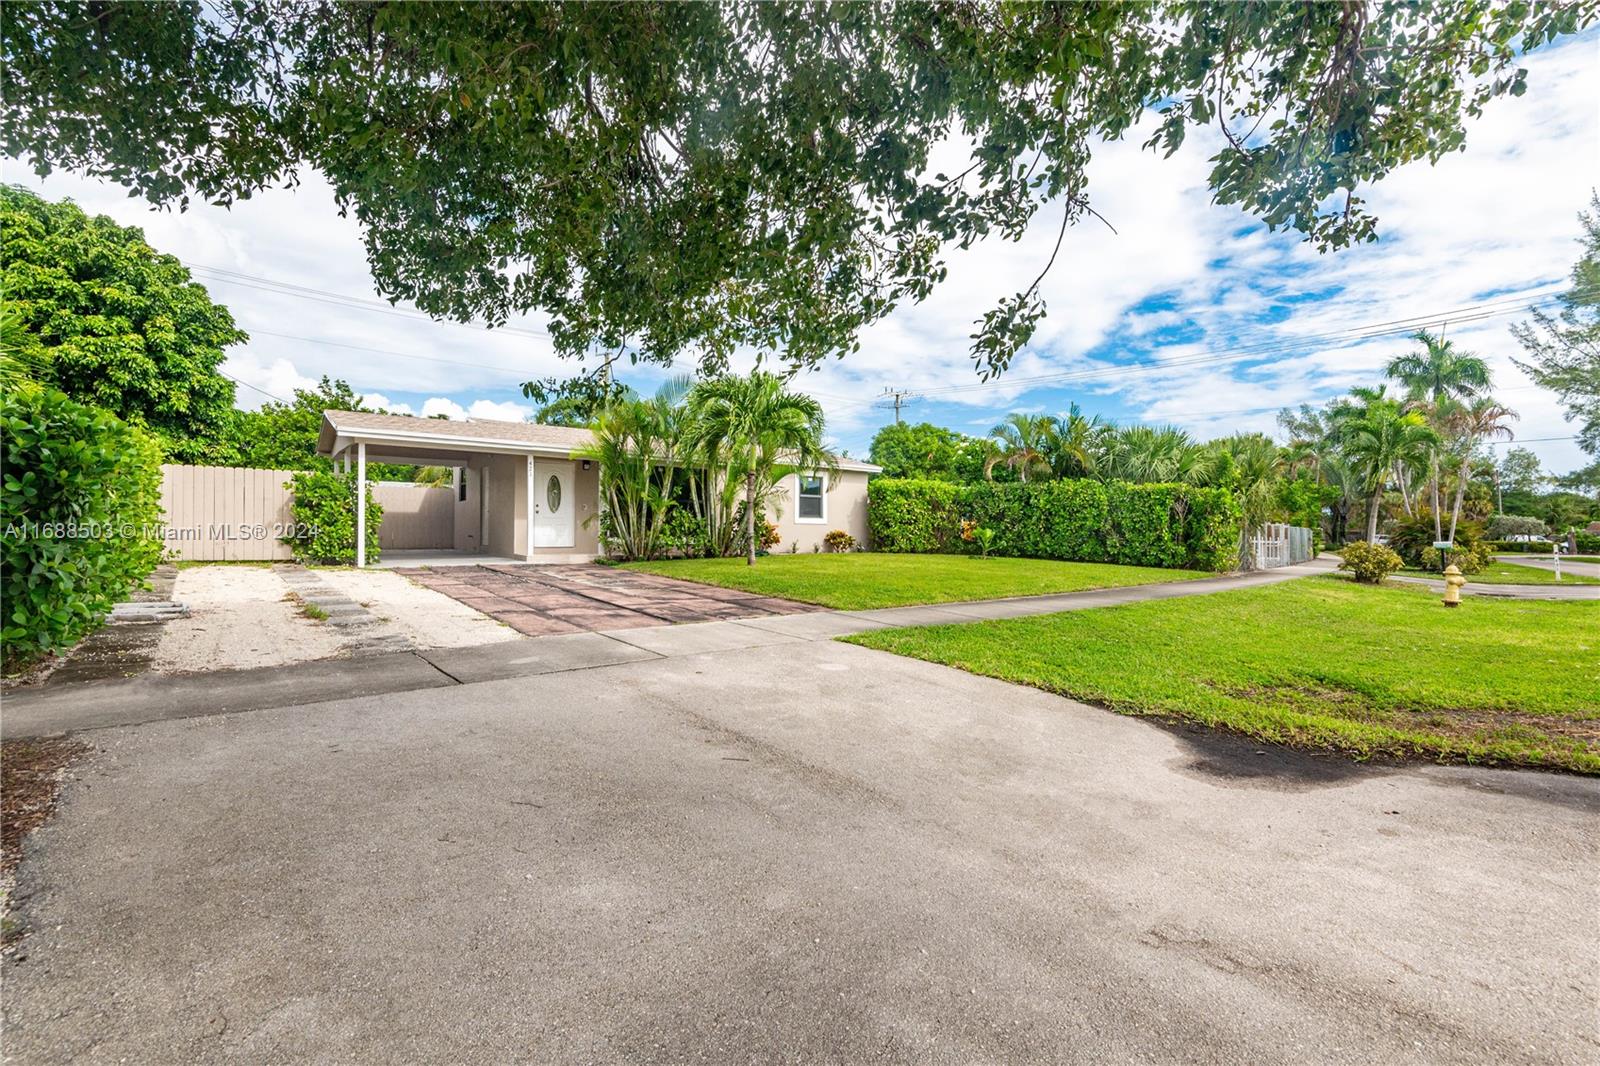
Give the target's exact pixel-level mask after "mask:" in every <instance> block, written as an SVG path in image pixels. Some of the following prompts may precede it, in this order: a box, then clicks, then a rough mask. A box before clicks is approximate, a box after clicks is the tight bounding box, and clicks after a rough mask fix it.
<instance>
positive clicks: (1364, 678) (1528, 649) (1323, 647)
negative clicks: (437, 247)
mask: <svg viewBox="0 0 1600 1066" xmlns="http://www.w3.org/2000/svg"><path fill="white" fill-rule="evenodd" d="M841 639H844V640H847V641H849V642H851V643H854V644H859V645H861V646H863V647H867V648H877V649H881V650H884V651H890V652H894V653H896V654H899V655H906V656H911V657H914V658H918V659H925V660H928V661H930V662H936V663H942V664H945V665H947V666H953V667H956V668H958V669H961V670H966V671H969V672H971V673H975V674H982V675H985V676H988V677H995V678H999V679H1001V680H1003V681H1011V682H1015V683H1018V684H1024V685H1031V686H1033V687H1035V688H1040V689H1044V690H1046V691H1049V692H1055V693H1058V694H1060V695H1063V696H1070V697H1072V698H1074V699H1078V700H1083V701H1086V702H1089V703H1095V704H1099V705H1101V706H1104V707H1108V708H1110V709H1112V710H1115V711H1119V712H1122V713H1125V714H1134V715H1153V716H1158V717H1162V718H1168V719H1187V720H1192V721H1196V722H1200V723H1203V724H1206V725H1209V726H1213V727H1217V728H1223V729H1228V730H1232V731H1235V732H1238V733H1242V734H1245V735H1247V736H1251V737H1255V738H1258V739H1260V740H1266V741H1273V742H1277V743H1282V744H1287V745H1291V746H1294V747H1299V748H1307V749H1320V750H1324V751H1336V752H1342V753H1346V754H1349V755H1353V756H1356V757H1358V758H1371V757H1415V758H1425V759H1434V760H1439V761H1466V762H1475V763H1492V764H1502V765H1511V766H1529V767H1542V768H1548V769H1561V770H1572V771H1577V772H1581V773H1591V774H1593V773H1600V603H1588V602H1573V601H1567V602H1560V601H1538V600H1496V599H1489V598H1487V597H1484V598H1469V599H1468V601H1467V602H1466V603H1464V604H1463V605H1462V606H1461V607H1459V608H1456V609H1450V608H1446V607H1444V606H1443V605H1441V604H1440V602H1439V598H1438V596H1437V594H1436V593H1434V592H1431V591H1426V590H1422V589H1414V588H1402V587H1392V588H1391V587H1383V588H1378V587H1371V586H1364V585H1357V584H1355V583H1354V582H1350V581H1341V580H1338V579H1335V578H1332V577H1313V578H1305V579H1301V580H1298V581H1292V582H1287V583H1284V584H1281V585H1273V586H1268V587H1263V588H1256V589H1245V590H1238V591H1232V592H1221V593H1217V594H1215V595H1210V596H1195V597H1184V598H1179V599H1169V600H1162V601H1152V602H1148V603H1138V604H1130V605H1127V606H1122V607H1104V608H1096V609H1092V610H1084V611H1074V612H1070V613H1063V614H1053V615H1042V616H1035V617H1029V618H1019V619H1010V620H1001V621H990V622H974V623H970V624H961V625H943V626H926V627H918V628H906V629H887V630H875V631H869V632H865V633H859V634H856V635H853V636H850V637H845V638H841Z"/></svg>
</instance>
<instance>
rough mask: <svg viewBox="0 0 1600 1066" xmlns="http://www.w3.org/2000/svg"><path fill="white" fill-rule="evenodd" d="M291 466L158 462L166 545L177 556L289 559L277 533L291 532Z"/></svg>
mask: <svg viewBox="0 0 1600 1066" xmlns="http://www.w3.org/2000/svg"><path fill="white" fill-rule="evenodd" d="M293 476H294V472H293V471H291V470H257V469H253V468H250V467H233V466H163V467H162V468H161V506H162V507H163V508H165V509H166V512H167V517H166V529H165V532H164V536H165V538H166V545H167V548H168V550H170V551H171V552H172V554H174V555H176V556H177V557H178V558H179V559H193V560H206V561H218V560H226V561H242V560H248V559H288V558H290V557H291V556H290V552H289V546H288V545H287V544H284V543H283V542H282V541H280V540H279V539H278V538H279V537H282V536H285V535H287V534H288V533H289V531H290V526H291V525H292V523H293V522H294V516H293V515H292V514H291V513H290V512H289V502H290V493H289V490H288V489H286V488H284V487H283V486H284V482H286V481H288V480H289V479H290V478H291V477H293Z"/></svg>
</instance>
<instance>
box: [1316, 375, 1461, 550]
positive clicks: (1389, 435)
mask: <svg viewBox="0 0 1600 1066" xmlns="http://www.w3.org/2000/svg"><path fill="white" fill-rule="evenodd" d="M1340 437H1341V440H1342V443H1343V445H1344V453H1345V456H1346V458H1348V459H1349V461H1350V462H1351V464H1352V465H1353V467H1354V468H1355V470H1356V472H1357V473H1358V475H1359V476H1360V478H1361V483H1362V486H1363V488H1364V489H1365V490H1366V491H1367V493H1369V494H1370V495H1369V502H1368V504H1367V540H1368V541H1371V540H1373V539H1374V538H1376V537H1377V535H1378V509H1379V506H1380V505H1381V504H1382V503H1383V490H1384V487H1385V486H1386V485H1387V484H1388V482H1389V479H1390V478H1391V477H1393V476H1394V475H1393V471H1394V469H1395V466H1396V465H1397V464H1407V465H1409V464H1414V463H1417V462H1420V461H1421V460H1422V459H1423V458H1425V457H1426V456H1427V455H1428V454H1429V453H1430V451H1431V450H1432V449H1433V448H1434V447H1435V446H1436V445H1437V444H1438V442H1439V435H1438V434H1437V433H1435V432H1434V431H1433V429H1432V427H1430V426H1429V425H1428V423H1427V421H1426V420H1425V419H1424V418H1423V417H1422V415H1421V414H1419V413H1417V412H1416V411H1407V410H1405V409H1404V408H1403V407H1401V405H1400V404H1399V403H1398V402H1396V401H1394V400H1390V399H1386V398H1383V397H1376V398H1373V399H1371V400H1370V401H1368V402H1367V403H1364V404H1361V405H1359V406H1356V405H1351V406H1350V407H1347V408H1346V409H1344V410H1343V411H1342V412H1341V418H1340Z"/></svg>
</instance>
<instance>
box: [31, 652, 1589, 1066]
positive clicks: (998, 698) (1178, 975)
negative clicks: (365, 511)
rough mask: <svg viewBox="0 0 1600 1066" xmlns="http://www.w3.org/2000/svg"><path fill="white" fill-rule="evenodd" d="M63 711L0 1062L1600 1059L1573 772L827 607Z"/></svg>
mask: <svg viewBox="0 0 1600 1066" xmlns="http://www.w3.org/2000/svg"><path fill="white" fill-rule="evenodd" d="M558 639H568V638H558ZM571 639H578V638H571ZM597 639H598V638H597ZM83 735H84V736H85V738H86V739H89V740H90V741H92V742H93V743H95V744H96V745H97V746H98V747H99V748H100V749H101V750H100V752H99V754H97V755H95V756H93V757H92V758H91V760H90V761H88V762H87V763H85V764H82V765H81V766H80V768H79V770H78V771H77V775H76V777H77V779H76V781H75V782H74V783H73V784H71V785H70V786H69V788H68V792H67V796H66V800H65V804H64V808H63V810H62V811H61V813H60V814H59V816H58V817H57V819H56V821H55V822H54V823H53V824H52V825H51V826H50V827H48V828H46V829H44V830H42V831H40V833H39V834H38V835H37V836H36V838H35V839H34V840H33V842H32V846H31V858H30V861H29V862H27V863H26V864H25V865H24V868H23V883H22V885H21V893H22V894H23V895H24V896H25V897H26V900H25V904H24V909H23V917H24V918H25V919H26V920H27V921H28V922H29V923H30V924H31V926H32V928H33V929H34V930H35V931H34V932H33V933H32V934H31V936H30V937H29V938H28V940H26V941H25V942H24V949H23V954H24V955H25V957H24V958H21V959H13V960H11V961H10V962H8V963H7V965H6V971H5V989H6V996H5V1004H4V1009H5V1014H6V1018H5V1021H6V1044H7V1052H8V1053H9V1055H10V1056H12V1057H13V1058H14V1059H15V1060H16V1061H19V1062H64V1061H67V1060H79V1061H89V1062H110V1061H117V1060H120V1059H124V1058H126V1059H130V1060H136V1061H165V1062H176V1061H207V1060H220V1059H234V1060H246V1061H262V1062H267V1061H299V1060H313V1061H362V1062H404V1063H416V1062H430V1061H495V1062H499V1061H523V1060H529V1061H566V1060H584V1061H659V1062H685V1061H710V1062H726V1061H735V1060H738V1061H774V1060H783V1061H817V1060H826V1061H849V1062H855V1061H883V1062H971V1061H991V1062H993V1061H1014V1062H1045V1061H1050V1062H1097V1063H1098V1062H1107V1061H1153V1060H1159V1061H1173V1060H1182V1061H1186V1062H1219V1063H1220V1062H1227V1063H1236V1062H1242V1061H1249V1062H1313V1061H1314V1062H1363V1063H1371V1062H1385V1063H1392V1062H1422V1061H1427V1062H1441V1061H1462V1062H1465V1061H1496V1062H1573V1063H1579V1062H1584V1063H1588V1062H1593V1061H1595V1059H1596V1057H1597V1056H1600V1043H1597V1041H1596V1034H1595V1026H1594V1003H1595V1000H1596V994H1597V983H1596V961H1595V960H1596V958H1597V949H1600V933H1597V932H1596V928H1595V925H1594V922H1593V921H1592V918H1593V916H1594V914H1595V913H1597V910H1600V888H1597V884H1596V878H1595V876H1594V873H1595V869H1596V861H1597V858H1600V854H1597V852H1600V839H1597V838H1600V817H1597V815H1600V782H1595V781H1591V780H1585V779H1579V778H1573V777H1562V776H1555V775H1539V774H1525V773H1511V772H1497V771H1491V770H1479V769H1469V768H1422V769H1403V770H1401V769H1384V768H1373V767H1360V766H1357V765H1354V764H1351V763H1348V762H1343V761H1335V760H1322V759H1311V758H1303V757H1299V756H1293V755H1289V754H1285V753H1283V752H1279V751H1268V750H1259V751H1258V750H1257V749H1256V748H1255V746H1253V745H1250V744H1241V743H1238V742H1235V741H1229V740H1226V739H1225V738H1224V739H1221V740H1219V739H1217V738H1212V737H1208V736H1206V735H1204V734H1200V733H1188V732H1173V731H1168V730H1166V729H1164V728H1161V727H1159V726H1157V725H1153V724H1150V723H1147V722H1144V721H1139V720H1134V719H1129V718H1122V717H1118V716H1116V715H1114V714H1110V713H1108V712H1105V711H1101V710H1097V709H1094V708H1089V707H1084V706H1082V705H1079V704H1076V703H1073V702H1071V701H1068V700H1064V699H1060V698H1056V697H1053V696H1050V695H1047V694H1044V693H1041V692H1037V691H1033V690H1030V689H1023V688H1016V687H1012V686H1008V685H1005V684H1002V683H1000V682H996V681H992V680H987V679H983V678H977V677H972V676H969V675H966V674H962V673H959V672H956V671H953V670H948V669H945V668H943V667H938V666H934V665H931V664H927V663H922V662H917V661H912V660H905V659H898V658H895V657H892V656H889V655H886V654H883V653H879V652H873V651H868V650H866V649H863V648H857V647H853V646H848V645H842V644H838V643H833V642H826V641H823V642H809V641H795V642H785V643H777V644H772V645H768V646H764V647H754V648H743V649H739V650H737V651H732V652H717V653H710V654H690V655H682V656H676V657H670V658H655V659H649V660H641V661H634V662H625V663H617V664H614V665H608V666H599V667H595V668H592V669H583V670H570V671H567V672H561V673H551V674H545V675H542V676H533V677H518V678H513V679H509V680H498V681H485V682H481V683H476V684H462V685H456V686H452V687H448V688H433V689H428V690H425V691H415V692H409V693H391V694H388V695H384V696H382V697H373V698H362V699H351V700H344V701H339V702H332V703H321V704H317V705H313V706H287V707H279V708H276V709H270V710H259V711H252V712H245V713H237V714H230V715H214V716H207V717H196V718H188V719H184V720H178V721H165V722H155V723H150V724H146V725H142V726H136V727H123V728H115V729H104V730H97V731H93V732H89V733H85V734H83Z"/></svg>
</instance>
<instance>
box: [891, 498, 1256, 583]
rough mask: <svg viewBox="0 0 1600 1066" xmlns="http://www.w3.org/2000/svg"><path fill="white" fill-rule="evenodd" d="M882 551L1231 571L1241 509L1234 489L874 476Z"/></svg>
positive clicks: (1236, 547)
mask: <svg viewBox="0 0 1600 1066" xmlns="http://www.w3.org/2000/svg"><path fill="white" fill-rule="evenodd" d="M867 492H868V498H869V507H868V518H869V521H870V524H871V527H872V540H873V545H874V547H876V548H877V550H879V551H888V552H955V551H965V552H974V551H978V550H980V545H979V543H978V541H977V538H976V536H975V531H976V530H978V529H989V530H993V540H992V543H991V544H990V545H989V546H988V548H987V551H986V554H994V555H1012V556H1023V557H1027V558H1035V559H1067V560H1072V561H1076V562H1113V563H1125V564H1134V565H1142V566H1165V567H1192V568H1195V569H1203V570H1231V569H1233V568H1234V567H1235V566H1237V565H1238V551H1239V522H1240V516H1239V507H1238V504H1237V503H1236V502H1235V501H1234V499H1233V496H1232V494H1230V493H1229V492H1228V491H1227V490H1225V489H1199V488H1191V487H1189V486H1185V485H1132V484H1127V483H1125V482H1109V483H1101V482H1098V481H1088V480H1061V481H1045V482H1039V483H1032V484H1026V485H1024V484H994V483H990V482H979V483H974V484H966V485H956V484H951V483H948V482H943V481H901V480H896V479H892V478H874V479H872V481H871V482H870V484H869V485H868V489H867Z"/></svg>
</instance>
